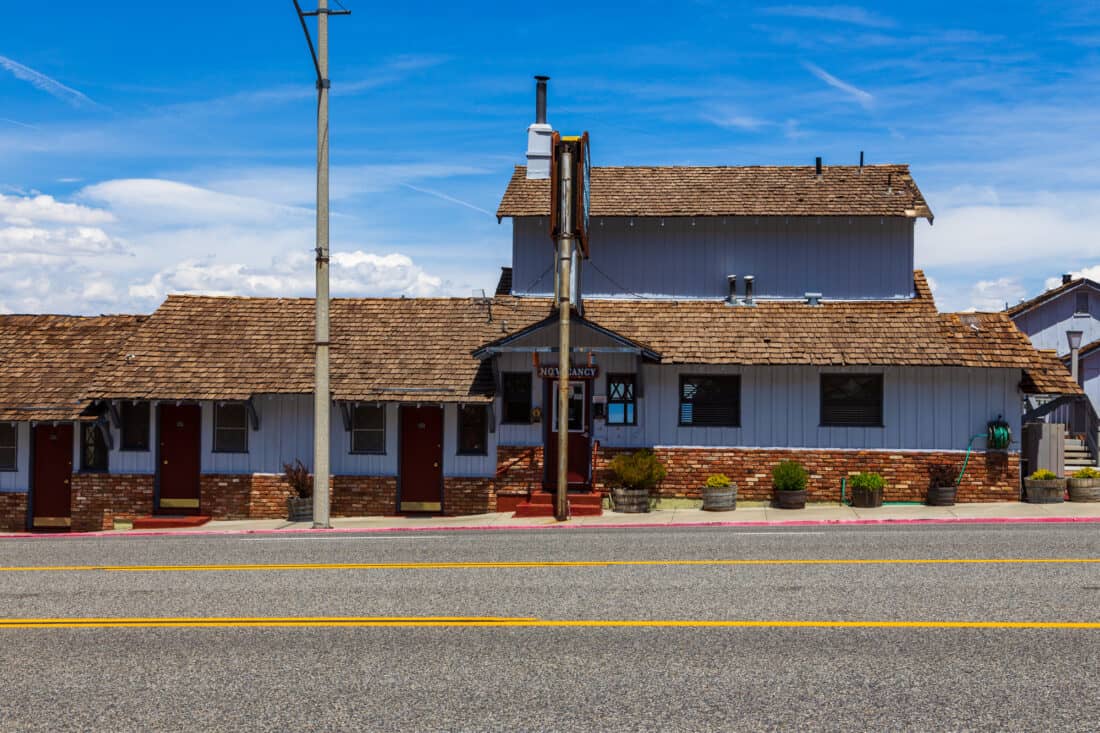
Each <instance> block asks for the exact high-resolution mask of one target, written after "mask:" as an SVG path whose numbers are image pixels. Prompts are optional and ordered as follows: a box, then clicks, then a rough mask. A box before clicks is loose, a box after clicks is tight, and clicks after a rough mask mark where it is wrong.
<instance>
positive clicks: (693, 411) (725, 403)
mask: <svg viewBox="0 0 1100 733" xmlns="http://www.w3.org/2000/svg"><path fill="white" fill-rule="evenodd" d="M680 424H681V425H701V426H704V427H724V428H739V427H741V377H740V376H738V375H729V376H725V375H723V376H706V377H680Z"/></svg>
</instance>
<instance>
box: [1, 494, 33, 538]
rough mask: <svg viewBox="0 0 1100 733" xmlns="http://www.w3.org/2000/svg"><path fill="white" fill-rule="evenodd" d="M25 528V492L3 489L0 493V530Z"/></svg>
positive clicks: (14, 530) (10, 530) (22, 529)
mask: <svg viewBox="0 0 1100 733" xmlns="http://www.w3.org/2000/svg"><path fill="white" fill-rule="evenodd" d="M26 529H27V494H26V492H23V491H18V492H15V491H13V492H7V491H5V492H3V493H0V532H24V531H26Z"/></svg>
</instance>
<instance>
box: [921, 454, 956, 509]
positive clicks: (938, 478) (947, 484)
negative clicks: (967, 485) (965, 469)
mask: <svg viewBox="0 0 1100 733" xmlns="http://www.w3.org/2000/svg"><path fill="white" fill-rule="evenodd" d="M958 480H959V472H958V471H957V470H955V467H954V466H951V465H948V464H946V463H936V464H933V465H931V466H929V467H928V505H929V506H955V498H956V497H957V496H958V492H959V486H958V484H957V483H956V482H957V481H958Z"/></svg>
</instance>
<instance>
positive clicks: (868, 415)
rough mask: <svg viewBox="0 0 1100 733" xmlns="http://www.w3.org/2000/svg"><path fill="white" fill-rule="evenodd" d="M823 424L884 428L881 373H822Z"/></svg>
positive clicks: (826, 425) (828, 425)
mask: <svg viewBox="0 0 1100 733" xmlns="http://www.w3.org/2000/svg"><path fill="white" fill-rule="evenodd" d="M821 424H822V425H823V426H825V427H841V428H844V427H852V428H878V427H882V375H881V374H822V375H821Z"/></svg>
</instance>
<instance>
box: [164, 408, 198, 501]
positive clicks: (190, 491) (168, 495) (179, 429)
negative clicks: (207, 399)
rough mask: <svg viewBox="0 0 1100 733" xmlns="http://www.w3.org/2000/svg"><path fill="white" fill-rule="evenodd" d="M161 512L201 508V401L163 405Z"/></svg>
mask: <svg viewBox="0 0 1100 733" xmlns="http://www.w3.org/2000/svg"><path fill="white" fill-rule="evenodd" d="M159 412H160V432H159V434H158V436H159V439H160V465H159V466H157V473H158V478H159V484H158V485H159V492H158V494H157V496H158V499H157V507H156V510H157V511H158V512H162V513H166V514H180V513H194V512H197V511H198V510H199V469H200V454H201V446H200V442H199V436H200V435H201V432H200V429H199V428H200V421H201V419H202V411H201V410H200V409H199V406H198V405H161V406H160V408H159Z"/></svg>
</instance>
